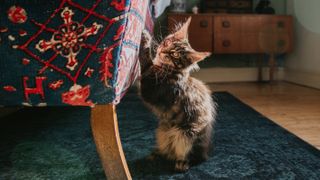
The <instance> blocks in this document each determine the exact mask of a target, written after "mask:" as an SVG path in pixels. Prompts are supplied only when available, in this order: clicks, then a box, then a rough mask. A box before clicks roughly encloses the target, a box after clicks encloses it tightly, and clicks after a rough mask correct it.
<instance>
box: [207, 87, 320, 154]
mask: <svg viewBox="0 0 320 180" xmlns="http://www.w3.org/2000/svg"><path fill="white" fill-rule="evenodd" d="M209 86H210V88H211V89H212V90H213V91H228V92H230V93H231V94H233V95H235V96H236V97H238V98H239V99H240V100H241V101H243V102H244V103H246V104H248V105H250V106H251V107H253V108H254V109H255V110H257V111H258V112H260V113H262V114H264V115H265V116H267V117H268V118H269V119H271V120H273V121H274V122H276V123H277V124H279V125H280V126H282V127H284V128H286V129H287V130H289V131H290V132H292V133H294V134H295V135H297V136H299V137H300V138H301V139H303V140H305V141H307V142H309V143H310V144H312V145H313V146H315V147H317V148H318V149H320V90H317V89H312V88H307V87H303V86H298V85H295V84H290V83H286V82H277V83H270V84H269V83H226V84H224V83H223V84H222V83H219V84H210V85H209Z"/></svg>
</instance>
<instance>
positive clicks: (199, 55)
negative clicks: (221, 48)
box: [191, 51, 211, 63]
mask: <svg viewBox="0 0 320 180" xmlns="http://www.w3.org/2000/svg"><path fill="white" fill-rule="evenodd" d="M209 56H211V53H210V52H197V51H194V52H193V53H192V54H191V61H192V63H196V62H199V61H202V60H204V59H205V58H206V57H209Z"/></svg>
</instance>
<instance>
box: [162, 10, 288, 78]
mask: <svg viewBox="0 0 320 180" xmlns="http://www.w3.org/2000/svg"><path fill="white" fill-rule="evenodd" d="M189 16H192V21H191V26H190V29H189V40H190V43H191V45H192V47H193V48H195V49H196V50H200V51H210V52H213V53H214V54H268V55H269V57H270V58H269V65H270V76H269V79H270V81H272V80H273V76H274V75H273V74H274V68H275V60H274V56H275V55H277V54H283V53H289V52H291V51H292V49H293V19H292V17H291V16H286V15H256V14H212V13H203V14H188V13H179V14H178V13H170V14H169V15H168V28H169V30H171V29H173V28H175V24H176V23H177V22H184V21H185V19H186V18H187V17H189Z"/></svg>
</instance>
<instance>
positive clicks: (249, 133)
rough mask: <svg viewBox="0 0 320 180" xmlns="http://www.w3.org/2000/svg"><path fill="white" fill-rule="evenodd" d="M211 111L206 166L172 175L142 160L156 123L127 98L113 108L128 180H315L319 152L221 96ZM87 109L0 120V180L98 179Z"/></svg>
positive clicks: (161, 164) (132, 96)
mask: <svg viewBox="0 0 320 180" xmlns="http://www.w3.org/2000/svg"><path fill="white" fill-rule="evenodd" d="M214 97H215V99H216V101H217V102H218V104H219V110H218V119H217V123H216V126H215V135H214V140H213V149H212V150H211V152H210V158H209V160H208V161H206V162H204V163H202V164H200V165H197V166H194V167H192V168H191V169H190V171H188V172H187V173H175V172H173V171H172V170H171V166H172V164H171V163H170V162H167V161H165V160H157V161H148V160H146V156H148V155H149V154H150V152H151V151H152V149H153V146H154V144H155V138H154V130H155V128H156V127H157V120H156V118H155V117H154V116H153V115H152V114H151V113H150V112H149V111H148V110H147V109H146V108H145V106H144V105H143V103H142V102H141V100H140V99H139V98H138V97H137V95H136V92H135V91H131V92H129V93H128V94H127V96H126V97H125V98H124V99H123V101H122V103H121V104H120V105H119V106H118V109H117V111H118V118H119V127H120V133H121V138H122V143H123V148H124V151H125V154H126V158H127V161H128V164H129V168H130V171H131V173H132V176H133V178H134V179H151V180H156V179H163V180H168V179H192V180H198V179H320V151H319V150H317V149H316V148H314V147H312V146H311V145H309V144H307V143H306V142H304V141H302V140H301V139H299V138H298V137H296V136H295V135H293V134H291V133H289V132H288V131H286V130H284V129H283V128H281V127H279V126H278V125H276V124H275V123H273V122H272V121H270V120H269V119H267V118H266V117H264V116H262V115H261V114H259V113H257V112H256V111H255V110H253V109H252V108H250V107H249V106H247V105H245V104H243V103H242V102H240V101H239V100H238V99H236V98H235V97H233V96H232V95H230V94H229V93H224V92H222V93H215V94H214ZM89 118H90V109H88V108H72V107H64V108H36V109H34V108H32V109H23V110H21V111H19V112H17V113H15V114H13V115H10V116H7V117H5V118H2V119H0V122H1V126H0V179H1V180H2V179H5V180H6V179H16V180H19V179H23V180H33V179H53V180H57V179H59V180H60V179H77V180H81V179H84V180H87V179H89V180H90V179H92V180H95V179H104V173H103V170H102V167H101V164H100V161H99V159H98V155H97V153H96V150H95V145H94V143H93V139H92V135H91V129H90V121H89Z"/></svg>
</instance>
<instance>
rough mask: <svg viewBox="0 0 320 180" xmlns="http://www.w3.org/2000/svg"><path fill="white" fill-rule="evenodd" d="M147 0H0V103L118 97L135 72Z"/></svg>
mask: <svg viewBox="0 0 320 180" xmlns="http://www.w3.org/2000/svg"><path fill="white" fill-rule="evenodd" d="M148 4H149V3H148V0H86V1H83V0H45V1H44V0H28V1H26V0H14V1H13V0H2V1H1V6H0V39H1V40H0V105H2V106H16V105H25V106H46V105H47V106H63V105H73V106H94V105H95V104H107V103H114V104H117V103H119V102H120V99H121V97H122V96H123V95H124V93H125V92H126V90H127V89H128V87H130V85H131V84H132V83H133V81H134V80H135V78H136V77H137V75H138V72H139V64H138V59H137V51H138V48H139V42H140V37H141V32H142V30H143V28H144V26H145V18H146V14H147V9H148Z"/></svg>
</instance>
